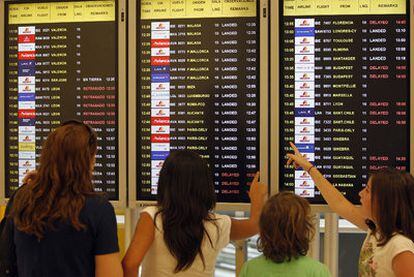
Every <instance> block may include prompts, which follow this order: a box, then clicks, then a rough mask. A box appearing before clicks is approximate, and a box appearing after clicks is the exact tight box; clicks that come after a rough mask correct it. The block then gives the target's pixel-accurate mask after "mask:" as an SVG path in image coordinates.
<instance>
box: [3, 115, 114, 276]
mask: <svg viewBox="0 0 414 277" xmlns="http://www.w3.org/2000/svg"><path fill="white" fill-rule="evenodd" d="M96 150H97V137H96V134H95V132H94V131H93V130H92V128H91V127H89V126H88V125H85V124H83V123H81V122H78V121H68V122H66V123H64V124H63V125H62V126H60V127H58V128H56V130H54V131H53V132H52V133H50V134H49V136H48V138H47V140H46V141H45V142H44V144H43V149H42V152H41V156H40V163H39V167H38V169H37V172H36V174H35V175H34V176H33V177H32V179H31V180H30V183H29V184H27V185H24V186H23V187H22V188H21V189H19V191H18V192H17V193H16V195H15V197H14V202H13V204H12V208H11V217H12V220H13V224H14V230H15V231H14V243H15V246H16V256H17V268H18V275H19V276H20V277H25V276H27V277H29V276H30V277H33V276H68V277H69V276H121V275H122V268H121V264H120V260H119V257H118V255H119V254H118V252H119V249H118V239H117V228H116V219H115V213H114V209H113V207H112V205H111V204H110V203H109V202H108V200H107V199H106V198H105V197H103V196H102V195H101V194H98V193H95V192H94V187H93V184H92V172H93V168H94V164H95V154H96Z"/></svg>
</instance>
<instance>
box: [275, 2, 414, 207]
mask: <svg viewBox="0 0 414 277" xmlns="http://www.w3.org/2000/svg"><path fill="white" fill-rule="evenodd" d="M281 5H282V7H281V10H282V11H283V16H282V17H281V19H280V26H281V31H280V73H281V74H280V97H279V101H280V107H281V108H280V118H279V119H280V120H279V121H280V122H281V128H280V141H281V143H280V153H281V155H280V180H281V182H280V190H286V189H288V190H294V191H295V193H296V194H298V195H301V196H304V197H306V198H309V200H310V202H311V203H313V204H323V203H325V202H324V200H323V199H322V197H321V195H320V192H319V191H318V190H317V189H316V187H315V184H314V183H313V182H312V179H311V178H310V176H309V175H308V174H307V173H306V172H305V171H303V170H293V169H292V168H288V167H286V165H285V164H286V159H285V154H286V153H287V152H289V151H291V150H290V147H289V144H288V142H289V141H293V142H294V143H295V144H296V146H297V147H298V148H299V150H300V151H301V152H302V153H303V154H304V155H306V156H307V158H308V159H309V161H311V162H312V163H314V164H315V165H316V166H317V168H318V169H319V170H320V171H321V172H322V173H323V174H324V175H325V177H326V178H328V179H329V180H330V181H331V182H332V183H333V184H334V185H335V186H336V187H337V188H338V189H339V190H340V191H341V192H342V193H343V194H344V195H345V196H346V197H347V198H348V199H349V200H350V201H352V202H353V203H355V204H358V203H359V196H358V192H359V191H360V190H361V189H362V188H363V187H364V186H365V185H366V183H367V179H368V177H369V173H370V172H372V171H375V170H378V169H380V168H383V167H387V166H391V167H396V168H398V169H401V170H409V132H410V128H409V126H410V122H409V113H410V110H409V105H410V90H409V89H410V86H409V76H410V75H409V66H410V61H409V49H410V44H409V17H408V12H409V4H408V2H406V1H401V0H385V1H383V0H375V1H374V0H371V1H341V0H334V1H299V0H297V1H295V0H293V1H287V0H285V1H282V3H281Z"/></svg>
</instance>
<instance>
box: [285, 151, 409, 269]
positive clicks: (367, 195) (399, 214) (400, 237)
mask: <svg viewBox="0 0 414 277" xmlns="http://www.w3.org/2000/svg"><path fill="white" fill-rule="evenodd" d="M291 146H292V148H293V150H294V153H291V154H288V157H289V160H288V164H291V163H293V164H294V166H295V167H301V168H302V169H303V170H305V171H307V172H308V173H309V175H310V176H311V177H312V179H313V181H314V182H315V185H316V186H317V187H318V189H319V190H320V192H321V194H322V196H323V197H324V199H325V200H326V202H327V203H328V205H329V207H330V208H331V209H332V210H333V211H334V212H336V213H337V214H338V215H340V216H342V217H343V218H345V219H346V220H348V221H350V222H352V223H353V224H355V225H356V226H358V227H359V228H361V229H362V230H364V231H367V237H366V239H365V241H364V243H363V245H362V248H361V253H360V256H359V276H361V277H370V276H379V277H380V276H387V277H393V276H397V277H408V276H414V177H413V176H412V175H411V174H410V173H408V172H404V171H399V170H396V169H393V168H385V169H381V170H379V171H377V172H374V173H373V174H371V176H370V178H369V179H368V183H367V186H366V187H365V188H364V189H363V190H361V191H360V193H359V196H360V198H361V207H357V206H354V205H353V204H352V203H351V202H349V201H348V200H347V199H346V198H345V197H344V196H343V195H342V193H341V192H340V191H339V190H337V189H336V188H335V187H334V186H333V185H332V184H331V183H330V182H329V181H328V180H326V179H325V178H324V177H323V175H322V174H321V173H320V172H319V170H318V169H317V168H316V167H315V166H314V165H312V164H311V163H310V162H309V161H308V160H307V159H305V158H304V157H303V156H302V155H301V153H300V152H299V150H298V149H297V148H296V146H295V145H294V144H293V143H291Z"/></svg>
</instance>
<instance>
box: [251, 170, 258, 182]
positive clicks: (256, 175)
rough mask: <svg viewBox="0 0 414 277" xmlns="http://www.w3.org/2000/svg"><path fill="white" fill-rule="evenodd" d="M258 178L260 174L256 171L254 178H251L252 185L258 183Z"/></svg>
mask: <svg viewBox="0 0 414 277" xmlns="http://www.w3.org/2000/svg"><path fill="white" fill-rule="evenodd" d="M259 176H260V172H259V171H257V172H256V174H255V175H254V178H253V181H252V184H254V183H258V182H259Z"/></svg>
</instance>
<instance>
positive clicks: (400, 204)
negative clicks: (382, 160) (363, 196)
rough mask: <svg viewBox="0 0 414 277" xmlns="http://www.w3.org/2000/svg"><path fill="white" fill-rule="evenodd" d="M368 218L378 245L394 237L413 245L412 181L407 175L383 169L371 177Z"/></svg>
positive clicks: (413, 181)
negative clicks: (411, 241)
mask: <svg viewBox="0 0 414 277" xmlns="http://www.w3.org/2000/svg"><path fill="white" fill-rule="evenodd" d="M370 181H371V214H372V216H373V218H374V220H375V225H371V226H370V228H371V229H372V230H373V233H376V234H377V235H378V237H377V238H378V245H379V246H383V245H385V244H386V243H387V242H388V241H389V240H390V239H391V238H392V237H393V236H394V235H395V233H399V234H402V235H404V236H406V237H408V238H409V239H411V240H413V241H414V178H413V176H412V175H411V174H410V173H407V172H404V171H399V170H397V169H393V168H386V169H382V170H380V171H377V172H375V173H373V174H372V175H371V178H370Z"/></svg>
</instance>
